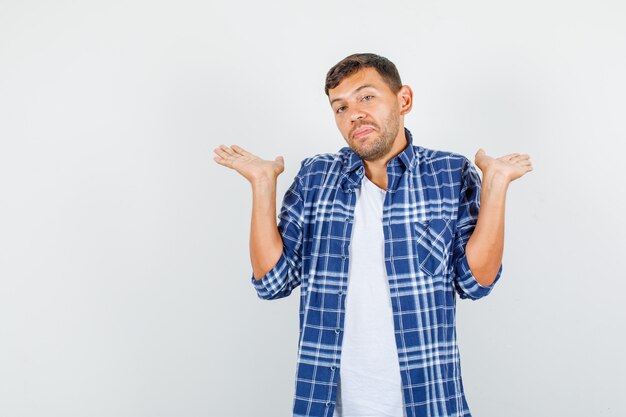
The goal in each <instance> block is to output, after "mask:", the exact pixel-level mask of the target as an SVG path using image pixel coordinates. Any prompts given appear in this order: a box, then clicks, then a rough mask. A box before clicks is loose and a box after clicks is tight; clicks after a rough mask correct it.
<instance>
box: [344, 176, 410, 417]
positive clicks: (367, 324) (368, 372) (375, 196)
mask: <svg viewBox="0 0 626 417" xmlns="http://www.w3.org/2000/svg"><path fill="white" fill-rule="evenodd" d="M384 199H385V191H384V190H382V189H380V188H379V187H378V186H376V185H375V184H374V183H372V182H371V181H370V180H369V179H368V178H367V177H366V176H364V177H363V183H362V184H361V188H360V190H357V203H356V207H355V213H354V226H353V227H354V228H353V230H352V238H351V243H350V267H349V271H348V290H347V293H346V300H345V304H346V305H345V308H346V310H345V311H346V317H345V325H344V335H343V343H342V348H341V360H340V365H339V387H338V388H339V390H338V393H337V404H336V407H335V413H334V414H333V417H405V413H404V402H403V396H402V380H401V377H400V365H399V362H398V350H397V347H396V342H395V335H394V327H393V310H392V308H391V297H390V295H389V283H388V281H387V273H386V271H385V262H384V251H385V247H384V235H383V224H382V218H383V202H384Z"/></svg>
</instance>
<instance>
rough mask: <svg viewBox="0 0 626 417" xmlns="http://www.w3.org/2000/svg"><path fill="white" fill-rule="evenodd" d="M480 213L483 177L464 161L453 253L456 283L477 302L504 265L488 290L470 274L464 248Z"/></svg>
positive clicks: (461, 295) (456, 285) (498, 277)
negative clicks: (481, 180) (481, 178)
mask: <svg viewBox="0 0 626 417" xmlns="http://www.w3.org/2000/svg"><path fill="white" fill-rule="evenodd" d="M479 209H480V176H479V175H478V171H476V168H475V167H474V166H473V165H472V164H471V162H470V161H469V160H468V159H467V158H465V161H464V164H463V170H462V175H461V192H460V201H459V215H458V219H457V227H456V234H455V240H454V249H453V265H454V273H453V277H454V279H453V281H454V286H455V289H456V291H457V293H458V294H459V296H460V297H461V298H469V299H472V300H477V299H479V298H482V297H484V296H486V295H488V294H489V293H490V292H491V290H492V289H493V287H494V286H495V284H496V282H498V280H499V279H500V275H501V274H502V265H500V269H499V270H498V273H497V275H496V279H495V280H494V281H493V283H491V284H490V285H488V286H485V285H481V284H480V283H479V282H478V280H477V279H476V277H475V276H474V274H472V271H471V270H470V267H469V264H468V262H467V256H466V254H465V247H466V245H467V242H468V241H469V238H470V237H471V236H472V233H473V232H474V229H475V228H476V222H477V221H478V211H479Z"/></svg>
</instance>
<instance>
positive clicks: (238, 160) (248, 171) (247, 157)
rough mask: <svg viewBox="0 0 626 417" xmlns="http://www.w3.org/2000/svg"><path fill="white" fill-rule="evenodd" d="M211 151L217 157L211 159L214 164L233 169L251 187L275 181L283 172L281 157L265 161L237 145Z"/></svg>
mask: <svg viewBox="0 0 626 417" xmlns="http://www.w3.org/2000/svg"><path fill="white" fill-rule="evenodd" d="M213 151H214V152H215V154H216V155H217V156H216V157H215V158H213V160H215V162H217V163H218V164H220V165H223V166H225V167H227V168H231V169H234V170H235V171H237V172H238V173H240V174H241V175H242V176H243V177H245V178H246V179H247V180H248V181H250V183H251V184H253V185H254V184H255V183H257V182H263V181H267V180H270V181H275V180H276V178H277V177H278V176H279V175H280V174H281V173H282V172H283V171H284V170H285V161H284V159H283V157H282V156H278V157H276V159H274V160H273V161H266V160H264V159H261V158H259V157H258V156H256V155H253V154H251V153H250V152H248V151H246V150H245V149H243V148H241V147H240V146H237V145H232V146H231V147H228V146H225V145H220V146H219V147H218V148H215V149H214V150H213Z"/></svg>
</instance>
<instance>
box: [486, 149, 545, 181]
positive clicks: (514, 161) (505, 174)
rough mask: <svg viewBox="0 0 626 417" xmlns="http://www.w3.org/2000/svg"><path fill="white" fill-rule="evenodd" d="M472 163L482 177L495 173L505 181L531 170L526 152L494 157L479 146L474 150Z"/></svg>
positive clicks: (514, 178) (512, 179)
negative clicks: (476, 150) (480, 172)
mask: <svg viewBox="0 0 626 417" xmlns="http://www.w3.org/2000/svg"><path fill="white" fill-rule="evenodd" d="M474 163H475V164H476V166H477V167H478V168H480V170H481V171H482V172H483V177H485V176H487V175H489V176H492V175H495V176H497V177H501V178H503V179H505V180H506V181H507V182H511V181H514V180H516V179H518V178H519V177H521V176H522V175H524V174H526V173H527V172H530V171H532V170H533V166H532V164H531V163H530V157H529V156H528V154H519V153H512V154H509V155H504V156H501V157H499V158H494V157H491V156H489V155H487V154H486V153H485V151H484V150H483V149H482V148H480V149H479V150H478V152H476V155H475V159H474Z"/></svg>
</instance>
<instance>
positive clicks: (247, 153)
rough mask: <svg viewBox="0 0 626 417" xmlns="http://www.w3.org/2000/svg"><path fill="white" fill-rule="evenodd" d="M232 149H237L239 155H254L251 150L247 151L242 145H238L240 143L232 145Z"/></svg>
mask: <svg viewBox="0 0 626 417" xmlns="http://www.w3.org/2000/svg"><path fill="white" fill-rule="evenodd" d="M231 149H232V150H233V151H235V152H236V153H238V154H239V155H243V156H253V155H252V154H251V153H250V152H248V151H246V150H245V149H244V148H242V147H241V146H238V145H232V146H231Z"/></svg>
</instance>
